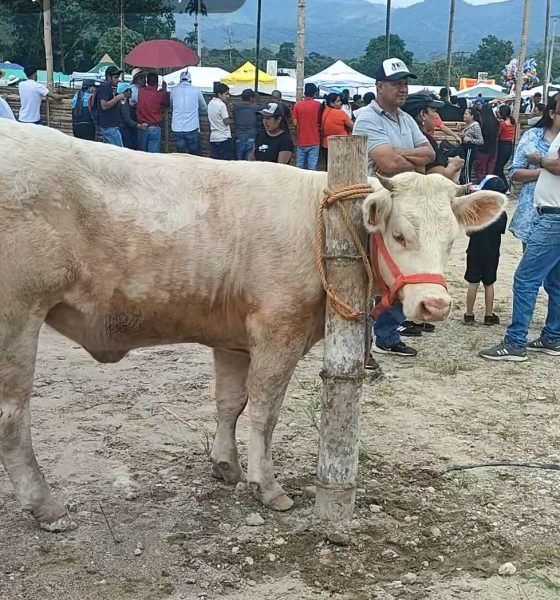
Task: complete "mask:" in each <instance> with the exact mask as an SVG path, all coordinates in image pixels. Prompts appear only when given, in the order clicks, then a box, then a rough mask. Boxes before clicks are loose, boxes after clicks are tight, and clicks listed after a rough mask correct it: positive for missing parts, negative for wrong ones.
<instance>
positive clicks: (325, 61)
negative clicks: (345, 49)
mask: <svg viewBox="0 0 560 600" xmlns="http://www.w3.org/2000/svg"><path fill="white" fill-rule="evenodd" d="M334 62H335V59H334V58H332V56H325V55H323V54H319V53H318V52H310V53H309V54H308V55H307V56H306V57H305V76H306V77H310V76H311V75H315V74H316V73H319V72H320V71H323V70H324V69H326V68H327V67H329V66H330V65H332V64H333V63H334Z"/></svg>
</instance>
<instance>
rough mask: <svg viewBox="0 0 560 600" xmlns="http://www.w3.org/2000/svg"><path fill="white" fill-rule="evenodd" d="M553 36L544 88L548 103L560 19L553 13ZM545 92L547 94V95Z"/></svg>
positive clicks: (545, 99)
mask: <svg viewBox="0 0 560 600" xmlns="http://www.w3.org/2000/svg"><path fill="white" fill-rule="evenodd" d="M551 18H552V38H551V40H550V49H549V51H548V64H547V66H546V75H545V82H544V90H543V101H544V103H545V104H546V103H547V101H548V89H547V87H548V84H549V83H550V80H551V79H552V61H553V59H554V48H555V42H556V29H557V27H558V19H560V15H553V16H552V17H551ZM545 94H547V95H546V96H545Z"/></svg>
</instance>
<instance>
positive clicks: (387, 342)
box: [373, 304, 406, 348]
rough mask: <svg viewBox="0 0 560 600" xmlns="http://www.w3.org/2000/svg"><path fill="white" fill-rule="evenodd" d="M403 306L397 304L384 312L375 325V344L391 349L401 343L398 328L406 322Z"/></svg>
mask: <svg viewBox="0 0 560 600" xmlns="http://www.w3.org/2000/svg"><path fill="white" fill-rule="evenodd" d="M405 320H406V319H405V316H404V313H403V310H402V306H401V305H400V304H397V305H395V306H392V307H391V308H387V309H386V310H384V311H383V312H382V313H381V314H380V315H379V317H377V319H376V320H375V323H374V324H373V335H374V336H375V344H376V345H377V346H382V347H383V348H389V347H391V346H394V345H395V344H398V343H399V342H400V341H401V336H400V335H399V332H398V331H397V327H398V326H399V325H401V324H402V322H403V321H405Z"/></svg>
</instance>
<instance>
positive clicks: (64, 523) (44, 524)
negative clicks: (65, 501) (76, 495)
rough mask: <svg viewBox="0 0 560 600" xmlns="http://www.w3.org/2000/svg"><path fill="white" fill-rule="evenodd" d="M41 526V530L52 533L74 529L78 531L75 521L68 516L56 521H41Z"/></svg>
mask: <svg viewBox="0 0 560 600" xmlns="http://www.w3.org/2000/svg"><path fill="white" fill-rule="evenodd" d="M39 526H40V527H41V529H44V530H45V531H50V532H51V533H60V532H62V531H70V530H72V529H76V527H77V525H76V523H74V521H73V520H72V519H71V518H70V517H69V516H68V515H64V516H63V517H60V519H57V520H56V521H39Z"/></svg>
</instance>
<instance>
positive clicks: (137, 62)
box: [125, 40, 200, 69]
mask: <svg viewBox="0 0 560 600" xmlns="http://www.w3.org/2000/svg"><path fill="white" fill-rule="evenodd" d="M125 61H126V62H127V63H128V64H129V65H132V66H133V67H148V68H152V69H172V68H176V69H180V68H181V67H191V66H195V65H198V63H199V62H200V58H199V57H198V54H197V53H196V52H194V51H193V50H191V49H190V48H189V47H188V46H187V45H186V44H183V42H178V41H177V40H149V41H147V42H142V43H141V44H138V46H136V48H134V50H131V51H130V52H129V53H128V54H127V55H126V56H125Z"/></svg>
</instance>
